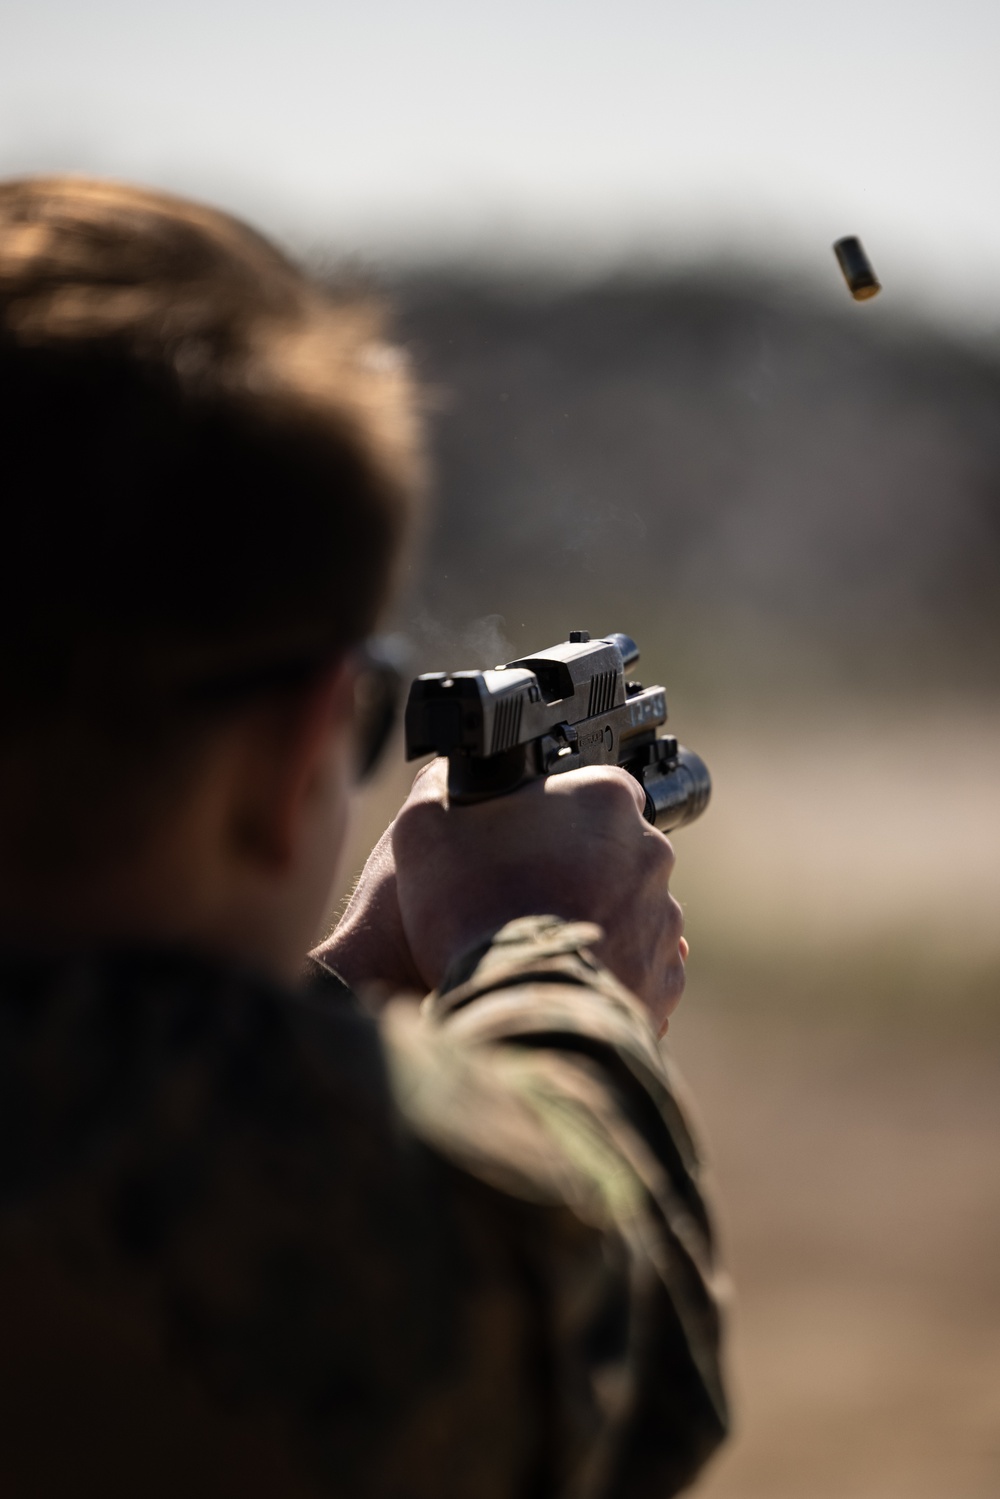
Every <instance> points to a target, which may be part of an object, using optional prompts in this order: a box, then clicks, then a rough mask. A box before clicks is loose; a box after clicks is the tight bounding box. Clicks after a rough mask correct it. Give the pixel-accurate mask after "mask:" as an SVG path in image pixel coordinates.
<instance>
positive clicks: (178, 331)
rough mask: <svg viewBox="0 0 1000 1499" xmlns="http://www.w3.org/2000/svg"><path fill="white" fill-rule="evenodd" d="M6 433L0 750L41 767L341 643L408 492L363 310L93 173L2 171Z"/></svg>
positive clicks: (0, 326)
mask: <svg viewBox="0 0 1000 1499" xmlns="http://www.w3.org/2000/svg"><path fill="white" fill-rule="evenodd" d="M0 434H2V442H0V506H2V512H0V514H2V519H0V755H3V756H5V757H8V758H9V755H10V754H12V753H14V754H19V751H18V749H17V747H18V746H19V745H23V746H25V747H27V746H28V745H31V746H32V749H31V755H32V757H33V763H35V765H36V767H38V766H40V760H39V753H40V749H39V747H40V746H41V745H43V744H44V743H48V742H50V741H51V742H56V741H57V740H58V739H59V736H64V735H65V734H66V732H67V727H68V726H69V725H72V726H73V727H74V728H75V729H76V730H77V731H79V730H80V729H81V727H86V730H87V733H88V734H89V735H90V737H91V738H92V739H93V738H94V735H95V734H96V736H97V739H98V740H100V742H101V743H102V744H105V745H110V746H112V748H113V749H114V753H115V755H116V756H118V757H127V754H128V748H129V744H130V743H132V744H133V747H138V746H139V744H140V741H141V742H142V745H143V746H144V747H143V754H145V753H146V750H147V749H148V746H149V742H150V741H151V740H153V739H155V740H156V741H157V742H159V741H160V740H161V738H162V730H163V725H164V723H165V722H167V721H169V722H170V723H171V724H174V725H177V724H180V723H181V722H182V721H183V720H184V719H185V715H186V714H187V712H188V709H187V706H186V705H188V704H189V703H191V702H193V701H194V700H195V699H196V698H197V697H198V694H199V692H200V691H202V689H207V693H208V696H211V685H212V683H213V682H214V681H216V680H218V681H220V682H222V681H228V682H230V683H232V682H233V681H234V680H235V681H237V682H238V681H240V680H243V679H245V680H253V678H254V674H255V673H257V672H261V671H262V672H263V673H264V674H265V676H266V674H267V672H268V671H269V670H271V669H272V668H278V669H280V668H281V667H282V665H283V663H288V664H291V665H292V666H294V664H295V663H296V662H306V663H308V662H309V661H318V660H321V659H324V658H326V659H333V658H334V657H335V656H336V655H337V654H338V653H339V652H341V651H342V650H344V649H345V648H347V647H348V646H350V645H351V644H352V643H353V642H355V641H357V640H359V639H360V638H361V637H363V636H364V635H365V634H366V633H368V632H369V631H370V629H371V627H372V625H373V623H374V622H375V620H376V618H377V616H378V614H379V611H380V610H381V608H382V606H383V604H384V602H385V599H386V597H387V594H388V592H389V589H390V586H391V580H392V573H393V567H394V562H395V559H396V558H397V556H398V554H399V551H400V543H401V541H402V538H403V535H404V532H405V530H406V526H407V521H408V518H409V516H410V514H411V512H412V509H413V501H414V497H415V495H416V494H417V492H418V490H419V487H420V474H419V470H420V460H419V452H418V443H417V440H416V436H415V424H414V417H413V403H412V399H411V393H410V389H409V385H408V380H407V375H406V371H405V366H404V365H403V363H402V361H401V359H400V357H399V356H398V354H397V353H396V352H395V351H394V350H392V349H391V348H389V347H388V346H387V345H386V344H385V342H384V340H383V337H382V332H381V325H380V316H379V313H378V311H377V309H376V308H375V307H374V306H372V305H371V304H370V303H365V302H359V301H348V300H343V299H339V300H338V299H337V298H334V297H332V296H331V295H329V294H327V293H326V292H324V290H323V289H322V288H321V287H320V286H319V285H318V284H317V283H316V282H314V281H312V280H310V279H309V278H308V277H306V276H305V275H303V274H302V272H300V271H299V270H298V269H297V268H296V267H295V266H294V265H293V264H292V263H291V262H290V261H289V260H288V259H287V258H286V257H285V256H284V255H282V254H281V253H280V252H279V251H278V250H277V249H276V248H275V247H274V246H273V245H271V244H269V243H268V242H267V241H266V240H264V239H263V238H261V237H260V236H259V235H257V234H256V233H254V232H253V231H252V230H250V229H249V228H247V227H246V226H245V225H243V224H241V223H239V222H237V221H236V220H234V219H232V218H229V217H228V216H226V215H224V214H221V213H218V212H215V211H213V210H211V209H208V208H204V207H201V206H198V205H196V204H193V203H189V202H185V201H182V200H180V199H176V198H172V197H169V196H167V195H165V194H160V193H154V192H150V191H146V190H143V189H139V188H134V187H127V186H121V185H118V184H113V183H108V182H102V181H92V180H87V179H76V178H63V177H59V178H32V179H26V180H22V181H13V182H7V183H0ZM143 726H145V727H143ZM41 758H42V759H48V758H49V757H48V756H47V755H44V754H43V755H42V757H41ZM98 758H99V756H98ZM38 789H39V793H40V794H41V790H42V788H41V787H39V788H38ZM50 789H51V788H50Z"/></svg>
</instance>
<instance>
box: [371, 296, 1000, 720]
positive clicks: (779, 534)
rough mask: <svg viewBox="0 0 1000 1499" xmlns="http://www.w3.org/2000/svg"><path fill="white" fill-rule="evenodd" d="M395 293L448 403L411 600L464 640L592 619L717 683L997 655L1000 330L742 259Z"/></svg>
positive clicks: (874, 674) (455, 645)
mask: <svg viewBox="0 0 1000 1499" xmlns="http://www.w3.org/2000/svg"><path fill="white" fill-rule="evenodd" d="M833 274H835V271H834V270H833V269H831V275H833ZM392 295H393V301H394V304H395V308H396V324H397V330H398V332H399V333H400V334H401V335H402V338H403V340H404V342H405V343H406V344H407V345H408V347H409V349H410V351H411V354H412V357H413V360H414V363H415V367H416V371H417V373H418V376H419V378H420V379H421V381H422V382H423V384H424V387H425V390H426V392H427V397H428V402H429V405H430V407H431V412H432V444H433V463H434V471H435V492H436V506H435V512H434V516H433V520H432V524H431V529H430V533H429V535H428V537H427V542H426V547H427V554H426V561H425V566H424V568H423V571H422V574H421V579H420V582H419V584H417V585H415V588H414V591H413V592H412V593H411V597H410V599H409V601H408V603H407V605H406V609H405V614H406V620H405V622H406V623H407V624H408V625H409V626H410V627H411V630H412V631H413V632H414V633H415V634H416V636H417V641H418V646H422V648H423V651H424V654H425V655H429V656H431V657H433V658H434V664H435V665H436V666H438V667H456V666H459V665H469V666H471V665H476V664H487V663H489V664H493V661H494V660H495V659H496V658H497V656H498V654H499V655H503V654H505V652H507V651H509V652H510V653H511V654H514V653H516V651H517V650H520V649H523V648H528V647H531V646H535V647H537V646H538V645H540V644H542V643H545V642H544V641H543V640H542V639H541V638H536V637H538V635H539V632H540V631H541V632H543V633H545V632H547V633H548V634H550V635H552V636H553V638H555V637H557V636H559V635H561V634H562V633H564V631H565V630H567V629H569V628H575V627H582V628H589V629H591V630H592V631H593V632H595V633H596V632H599V631H601V632H603V631H606V630H609V629H626V630H628V631H629V632H630V633H632V634H634V635H635V636H636V637H637V638H639V639H640V641H641V642H642V643H643V644H644V645H645V646H646V648H647V653H648V651H649V650H650V649H651V648H654V647H655V651H656V668H655V669H656V670H657V671H659V672H666V671H669V672H670V673H671V680H677V678H678V676H679V677H680V678H681V679H682V680H683V681H684V682H685V683H686V684H687V687H688V689H689V690H701V691H708V692H710V691H711V690H712V685H713V684H715V685H716V686H718V687H720V688H721V689H722V690H726V691H732V690H740V689H742V688H746V689H748V690H753V691H757V690H760V689H761V688H767V687H769V686H773V687H774V688H775V689H776V690H778V691H779V692H780V691H782V690H786V689H789V688H792V689H794V690H795V691H801V690H802V689H803V687H805V686H808V685H809V684H810V683H811V684H812V685H813V686H814V687H815V688H817V689H821V688H822V687H824V686H828V685H836V684H837V683H840V682H843V681H844V680H846V679H849V680H851V681H852V682H854V683H855V684H856V685H858V686H862V687H869V688H875V689H877V690H878V691H880V692H894V691H898V692H900V693H902V694H906V695H908V694H909V693H910V692H911V691H913V690H914V689H918V690H919V689H921V688H923V687H928V686H929V687H932V688H940V687H943V686H950V687H952V688H959V689H962V690H976V689H980V688H983V687H985V686H987V684H990V683H992V682H993V681H995V679H996V675H997V666H998V650H997V623H998V614H1000V355H998V354H997V351H994V350H991V349H988V348H976V347H974V346H973V345H972V344H971V343H966V344H963V343H962V342H961V341H959V340H958V339H957V338H954V337H950V336H948V335H947V334H945V333H944V332H942V331H940V330H935V329H933V328H930V327H925V326H920V325H917V324H916V323H913V322H912V321H907V320H906V319H905V318H903V317H901V316H900V315H899V314H896V313H894V312H893V310H892V307H891V303H890V301H889V298H890V293H888V292H887V293H885V294H884V296H883V298H880V299H879V301H878V302H876V303H871V304H867V305H866V306H856V305H855V304H853V303H852V302H850V301H849V299H848V298H847V294H846V292H844V300H843V305H842V306H841V305H837V304H835V303H834V302H832V301H831V302H830V303H829V304H826V303H821V302H820V301H818V300H817V299H815V298H810V297H809V296H807V295H804V294H802V293H801V292H797V291H796V290H795V289H791V290H789V289H784V288H782V287H780V286H776V285H774V286H772V285H766V284H761V283H759V282H754V281H752V280H750V279H746V280H743V281H741V280H739V279H738V278H736V277H735V276H729V277H722V276H717V277H711V276H703V277H686V278H685V277H673V278H671V277H667V276H661V277H652V276H650V277H641V276H632V277H628V276H622V277H620V278H617V279H613V280H609V281H607V282H605V283H603V284H596V285H587V286H581V285H576V286H572V285H562V286H559V285H554V284H552V283H547V284H543V283H539V282H535V281H532V280H530V279H528V278H517V277H507V278H504V277H502V276H499V275H496V276H489V275H486V274H483V275H473V274H470V273H465V274H457V273H448V272H442V271H439V272H433V273H431V272H424V273H421V274H410V275H408V276H405V277H402V278H400V279H399V280H398V281H397V283H396V284H395V285H394V286H393V288H392ZM496 616H499V619H495V618H493V617H496ZM442 651H446V652H450V654H449V655H447V657H444V656H442ZM470 652H471V654H470ZM452 657H455V659H451V658H452ZM647 659H648V655H647Z"/></svg>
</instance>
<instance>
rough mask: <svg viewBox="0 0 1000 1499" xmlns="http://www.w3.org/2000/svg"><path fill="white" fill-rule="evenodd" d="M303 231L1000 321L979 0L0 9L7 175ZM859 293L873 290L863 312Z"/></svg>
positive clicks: (402, 248) (299, 239) (990, 324)
mask: <svg viewBox="0 0 1000 1499" xmlns="http://www.w3.org/2000/svg"><path fill="white" fill-rule="evenodd" d="M28 170H79V171H92V172H99V173H107V174H111V175H115V176H121V177H128V178H133V179H137V180H141V181H145V182H151V183H153V184H157V185H161V186H165V187H169V188H171V189H173V190H175V191H181V192H187V193H190V194H193V195H196V196H200V197H205V198H209V199H212V200H214V201H216V202H219V203H221V204H222V205H223V206H225V207H228V208H230V209H233V210H235V211H237V212H239V213H242V214H244V215H246V216H248V217H250V218H252V219H253V220H254V222H256V223H257V224H258V225H259V226H260V227H262V228H264V229H267V230H270V231H271V232H273V233H276V234H278V235H280V236H282V237H283V238H285V239H286V240H288V241H290V242H291V243H292V244H294V245H296V246H317V245H319V244H321V243H324V242H329V243H330V244H332V245H333V246H334V247H335V248H336V249H338V250H346V251H349V252H350V251H353V252H358V253H361V254H363V255H375V256H376V257H382V258H385V259H390V260H392V259H399V258H401V257H406V256H408V255H410V254H413V253H419V254H424V255H426V254H434V253H437V252H441V253H445V254H450V255H464V254H469V253H480V254H481V253H486V252H491V251H492V252H496V253H499V254H501V255H504V254H507V253H515V254H521V255H525V254H527V255H530V256H532V257H534V258H537V259H542V260H549V261H555V262H558V261H559V260H560V259H563V260H567V261H569V262H572V263H578V264H582V265H584V266H593V265H597V266H600V265H602V264H608V263H612V262H614V261H615V259H616V258H619V257H623V256H632V255H636V254H642V255H645V256H646V257H653V258H662V259H663V260H664V261H666V262H668V263H670V262H672V261H676V260H681V261H685V262H688V263H690V262H691V261H692V260H697V259H700V258H703V257H706V258H710V259H715V258H718V257H720V256H722V257H731V258H741V257H743V258H750V259H751V260H754V261H756V262H758V263H759V262H760V261H762V260H763V261H764V262H765V263H767V262H772V263H773V264H774V265H775V267H776V268H778V269H783V268H784V267H785V266H789V267H791V268H793V269H795V270H796V271H798V272H800V273H801V274H803V275H805V276H808V277H810V278H811V279H813V280H814V281H816V282H817V284H827V283H828V284H829V286H830V287H831V288H832V287H833V286H834V284H835V281H834V278H835V277H836V275H837V272H836V268H835V267H834V264H833V260H832V256H831V254H830V242H831V241H832V240H833V239H834V238H836V237H837V236H838V235H840V234H848V233H856V234H860V235H861V237H862V239H863V240H864V241H865V244H866V246H867V247H868V249H869V252H870V254H871V256H872V259H873V261H874V263H875V266H876V269H877V270H878V272H879V274H880V276H881V278H882V280H883V283H884V285H885V287H886V294H885V296H884V297H883V298H881V299H879V302H878V303H873V304H869V305H870V307H871V308H875V307H876V306H885V307H889V306H891V305H893V304H895V305H897V306H899V305H906V306H912V305H916V304H919V305H921V306H923V307H924V308H925V309H926V310H927V311H928V312H929V313H930V314H931V315H934V316H945V317H949V316H955V317H958V318H959V319H960V320H961V321H962V322H963V324H964V325H965V326H967V327H970V328H972V329H973V330H977V331H978V330H983V331H989V330H992V331H994V332H995V331H997V330H1000V0H951V3H943V0H869V3H862V0H840V3H837V4H828V5H821V4H818V3H817V0H742V3H741V0H685V3H679V0H658V3H657V0H505V3H504V4H502V5H496V4H492V3H484V0H354V3H352V4H347V3H345V0H281V3H277V0H269V3H263V0H169V3H167V0H162V3H160V4H156V5H153V4H149V3H147V0H2V6H0V172H4V173H14V172H19V171H28ZM861 311H867V309H861Z"/></svg>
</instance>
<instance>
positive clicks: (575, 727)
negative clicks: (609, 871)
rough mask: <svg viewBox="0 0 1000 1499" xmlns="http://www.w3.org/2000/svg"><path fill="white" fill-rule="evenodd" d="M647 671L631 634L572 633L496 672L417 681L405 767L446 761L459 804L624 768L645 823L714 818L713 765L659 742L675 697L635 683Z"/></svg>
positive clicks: (409, 707) (409, 709)
mask: <svg viewBox="0 0 1000 1499" xmlns="http://www.w3.org/2000/svg"><path fill="white" fill-rule="evenodd" d="M638 660H639V648H638V646H637V645H636V643H635V641H634V640H631V639H630V638H629V637H628V636H627V635H605V636H602V638H601V639H600V640H591V638H590V636H589V635H588V633H587V631H586V630H572V631H570V636H569V639H568V640H567V641H564V642H562V643H561V644H559V645H554V646H552V647H551V648H550V649H549V650H546V651H540V652H539V654H538V655H537V656H525V657H524V658H523V659H522V660H520V661H510V662H508V664H507V665H506V666H498V667H497V668H496V669H495V670H494V671H455V672H450V673H448V672H432V673H429V674H428V675H426V676H421V677H418V678H417V679H416V681H415V682H414V683H413V685H412V686H411V688H410V696H409V699H408V701H407V704H406V758H407V759H408V760H415V759H416V758H417V757H418V756H419V755H447V757H448V794H449V797H450V798H451V800H452V801H454V802H475V801H481V800H483V799H484V798H485V797H491V796H502V795H503V793H504V792H507V791H513V790H514V789H515V788H516V787H518V786H521V785H523V784H524V782H525V781H530V780H533V779H535V777H537V776H547V775H557V774H559V773H560V772H561V771H565V770H577V769H579V767H580V766H581V765H620V766H622V767H623V768H624V769H625V770H627V771H629V773H630V774H631V775H634V776H635V778H636V780H637V781H639V782H640V784H641V785H642V786H643V787H644V789H645V792H646V807H645V814H644V815H645V817H646V819H647V821H648V822H651V823H654V824H655V826H656V827H658V828H662V829H663V830H664V831H667V830H668V829H670V828H679V827H681V826H683V824H684V823H688V822H693V821H694V819H695V818H696V817H700V815H701V813H702V812H704V810H705V808H706V806H707V805H708V799H709V796H710V795H711V791H712V781H711V777H710V776H709V773H708V767H707V766H706V764H705V762H704V760H702V759H701V758H700V757H699V756H698V755H696V754H694V753H693V752H692V751H691V750H688V749H684V748H682V747H681V746H680V745H679V744H678V743H677V740H676V739H674V738H673V737H672V736H671V735H661V734H660V733H659V732H658V731H659V729H660V728H661V727H662V726H663V724H665V723H666V721H667V697H666V693H665V692H664V690H663V688H662V687H643V686H642V685H641V683H639V682H631V681H628V680H627V679H626V673H627V672H628V671H629V669H630V668H631V667H633V666H635V664H636V662H637V661H638Z"/></svg>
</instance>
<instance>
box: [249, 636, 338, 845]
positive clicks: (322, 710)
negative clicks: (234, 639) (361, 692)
mask: <svg viewBox="0 0 1000 1499" xmlns="http://www.w3.org/2000/svg"><path fill="white" fill-rule="evenodd" d="M355 677H356V669H355V666H354V663H353V661H352V660H351V658H350V657H343V658H341V660H339V661H338V662H337V663H336V664H335V665H332V666H331V667H330V668H329V669H328V670H327V671H325V672H324V673H323V674H322V676H320V677H317V678H314V679H313V680H312V681H311V682H310V683H308V684H307V685H306V686H303V687H301V688H298V689H296V690H295V691H294V692H285V693H280V694H275V695H274V696H273V697H271V698H269V699H268V700H267V701H266V702H262V703H260V704H257V705H256V706H255V707H254V708H253V709H251V710H249V711H248V713H247V715H246V718H245V719H244V721H243V726H242V727H243V733H242V734H241V740H242V749H243V753H242V754H241V756H240V760H241V764H240V770H239V775H238V785H237V787H236V788H235V790H236V797H235V801H234V808H233V811H234V816H233V822H232V827H233V833H234V838H235V842H236V846H237V850H238V852H239V853H240V854H241V856H243V857H244V858H247V857H249V858H250V859H252V860H253V862H255V863H256V864H258V865H265V866H267V867H268V868H270V869H271V870H273V871H275V872H278V871H280V870H282V869H285V868H287V867H288V865H289V864H291V863H292V861H293V860H294V857H295V851H296V848H297V845H298V838H299V833H300V830H301V828H302V824H303V818H304V817H305V816H307V815H308V810H309V806H310V804H311V803H312V802H313V801H315V800H316V799H317V798H318V796H319V795H321V794H322V792H323V790H324V789H326V788H327V786H328V784H329V781H330V778H331V777H339V778H340V779H341V780H342V781H343V782H345V783H346V781H347V779H348V777H349V774H350V770H351V768H352V764H353V756H354V742H353V733H352V730H353V722H354V687H355Z"/></svg>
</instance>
